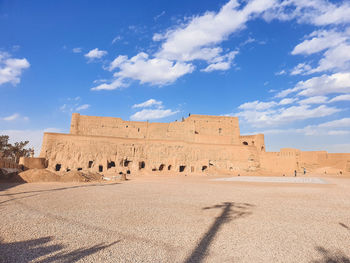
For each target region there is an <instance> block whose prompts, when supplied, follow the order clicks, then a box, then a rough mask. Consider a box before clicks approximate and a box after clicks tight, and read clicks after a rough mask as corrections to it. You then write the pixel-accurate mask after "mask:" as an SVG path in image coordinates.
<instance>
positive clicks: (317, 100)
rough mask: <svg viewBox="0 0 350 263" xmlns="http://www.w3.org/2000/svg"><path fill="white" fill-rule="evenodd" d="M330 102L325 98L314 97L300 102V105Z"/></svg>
mask: <svg viewBox="0 0 350 263" xmlns="http://www.w3.org/2000/svg"><path fill="white" fill-rule="evenodd" d="M327 100H328V98H327V97H325V96H314V97H310V98H307V99H303V100H300V101H298V103H299V104H323V103H326V102H327Z"/></svg>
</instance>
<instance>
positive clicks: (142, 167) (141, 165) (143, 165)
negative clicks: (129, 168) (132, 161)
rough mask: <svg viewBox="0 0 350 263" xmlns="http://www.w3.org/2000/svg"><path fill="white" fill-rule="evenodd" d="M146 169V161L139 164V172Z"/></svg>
mask: <svg viewBox="0 0 350 263" xmlns="http://www.w3.org/2000/svg"><path fill="white" fill-rule="evenodd" d="M145 167H146V164H145V162H144V161H142V162H139V170H141V169H144V168H145Z"/></svg>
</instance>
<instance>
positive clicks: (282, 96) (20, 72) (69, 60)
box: [0, 0, 350, 153]
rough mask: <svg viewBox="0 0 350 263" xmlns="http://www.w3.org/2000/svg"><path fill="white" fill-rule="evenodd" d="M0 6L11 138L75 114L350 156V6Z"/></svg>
mask: <svg viewBox="0 0 350 263" xmlns="http://www.w3.org/2000/svg"><path fill="white" fill-rule="evenodd" d="M198 3H199V2H198V1H196V0H186V1H182V0H181V1H180V0H179V1H161V0H148V1H142V0H138V1H137V0H131V1H112V0H110V1H108V0H105V1H88V2H87V1H84V0H76V1H68V0H66V1H64V0H62V1H46V0H42V1H40V0H36V1H25V0H22V1H18V0H2V1H0V30H1V33H0V34H1V38H0V134H9V135H10V136H11V137H12V138H13V140H24V139H29V140H30V141H31V143H32V145H34V146H35V147H36V152H37V153H38V152H39V147H40V143H41V139H42V133H43V132H44V131H53V132H68V131H69V125H70V116H71V113H72V112H79V113H81V114H86V115H97V116H115V117H121V118H123V119H125V120H137V121H139V120H148V121H152V122H169V121H174V120H180V119H181V118H182V117H186V116H188V114H189V113H192V114H208V115H228V116H238V117H239V118H240V127H241V133H242V134H251V133H257V132H263V133H265V142H266V146H267V147H266V148H267V150H268V151H276V150H279V148H283V147H294V148H299V149H302V150H320V149H323V150H328V151H329V152H350V109H349V107H350V2H349V1H345V0H344V1H335V0H334V1H331V0H328V1H326V0H285V1H281V0H241V1H238V0H231V1H227V0H225V1H224V0H216V1H212V0H202V1H200V4H198Z"/></svg>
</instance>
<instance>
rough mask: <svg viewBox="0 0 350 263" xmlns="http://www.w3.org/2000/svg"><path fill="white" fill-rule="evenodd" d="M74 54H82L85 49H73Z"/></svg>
mask: <svg viewBox="0 0 350 263" xmlns="http://www.w3.org/2000/svg"><path fill="white" fill-rule="evenodd" d="M72 51H73V53H81V52H82V51H83V49H82V48H81V47H75V48H73V49H72Z"/></svg>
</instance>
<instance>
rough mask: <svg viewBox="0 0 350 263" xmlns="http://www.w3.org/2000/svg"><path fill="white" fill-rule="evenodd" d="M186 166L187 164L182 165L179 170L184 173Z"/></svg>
mask: <svg viewBox="0 0 350 263" xmlns="http://www.w3.org/2000/svg"><path fill="white" fill-rule="evenodd" d="M185 168H186V166H185V165H180V167H179V172H180V173H182V172H183V171H185Z"/></svg>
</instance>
